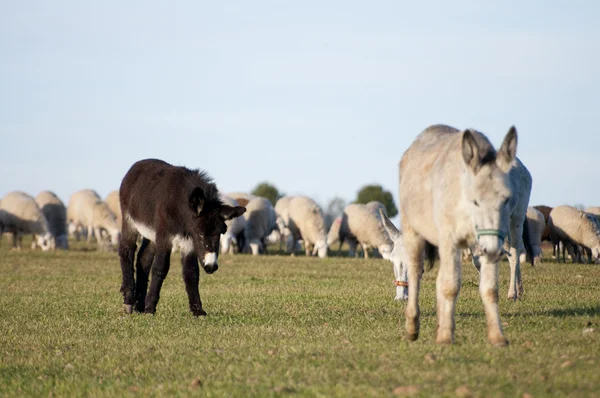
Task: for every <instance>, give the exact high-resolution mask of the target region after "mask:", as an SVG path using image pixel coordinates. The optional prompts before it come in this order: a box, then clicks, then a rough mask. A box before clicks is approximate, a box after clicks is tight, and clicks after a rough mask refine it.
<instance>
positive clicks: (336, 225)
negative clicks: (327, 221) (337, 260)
mask: <svg viewBox="0 0 600 398" xmlns="http://www.w3.org/2000/svg"><path fill="white" fill-rule="evenodd" d="M341 226H342V217H337V218H336V219H335V220H333V222H332V223H331V227H329V232H328V233H327V247H331V245H333V244H334V243H335V242H337V241H340V247H339V248H338V252H339V251H340V250H341V249H342V244H343V240H342V239H341V238H340V227H341Z"/></svg>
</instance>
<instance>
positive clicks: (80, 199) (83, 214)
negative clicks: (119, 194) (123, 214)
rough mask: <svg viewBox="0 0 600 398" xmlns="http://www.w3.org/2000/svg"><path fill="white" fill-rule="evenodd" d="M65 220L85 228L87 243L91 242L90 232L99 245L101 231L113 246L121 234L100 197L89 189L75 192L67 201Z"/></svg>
mask: <svg viewBox="0 0 600 398" xmlns="http://www.w3.org/2000/svg"><path fill="white" fill-rule="evenodd" d="M67 219H68V220H69V222H72V223H74V224H75V225H76V226H77V227H87V229H88V236H87V241H88V243H89V242H91V238H92V231H93V232H94V234H95V236H96V239H97V240H98V242H99V243H101V242H102V230H105V231H106V232H107V233H108V234H109V235H110V241H111V243H112V244H113V245H116V244H117V243H118V242H119V239H120V236H121V232H120V229H119V226H118V225H117V219H116V217H115V215H114V214H113V212H112V211H110V209H109V208H108V206H107V205H106V203H104V202H103V201H102V199H100V196H99V195H98V194H97V193H96V192H95V191H93V190H91V189H84V190H81V191H78V192H75V193H74V194H73V195H71V198H70V199H69V205H68V207H67Z"/></svg>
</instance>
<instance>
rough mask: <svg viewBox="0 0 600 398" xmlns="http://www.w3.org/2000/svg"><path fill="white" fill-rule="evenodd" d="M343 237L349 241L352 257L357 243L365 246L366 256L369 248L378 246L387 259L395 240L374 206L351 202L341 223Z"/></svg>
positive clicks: (341, 235)
mask: <svg viewBox="0 0 600 398" xmlns="http://www.w3.org/2000/svg"><path fill="white" fill-rule="evenodd" d="M341 238H344V239H345V240H347V241H348V245H349V246H350V250H349V251H348V254H349V256H350V257H353V256H354V255H355V253H356V245H357V243H360V244H361V246H362V247H363V250H364V256H365V258H368V253H367V250H368V249H369V248H376V249H378V250H379V253H380V254H381V256H382V257H383V258H384V259H386V260H387V259H388V258H389V255H390V252H391V251H392V247H393V246H392V244H393V242H392V241H391V240H390V237H389V235H388V234H387V232H386V231H385V228H384V226H383V221H382V219H381V216H380V215H379V214H376V213H375V212H374V211H373V209H372V208H369V207H367V206H366V205H363V204H358V203H352V204H349V205H348V206H346V208H345V209H344V214H343V215H342V223H341V225H340V239H341Z"/></svg>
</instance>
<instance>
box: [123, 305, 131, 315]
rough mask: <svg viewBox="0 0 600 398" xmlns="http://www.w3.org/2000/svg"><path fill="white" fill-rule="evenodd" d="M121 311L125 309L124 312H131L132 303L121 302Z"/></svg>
mask: <svg viewBox="0 0 600 398" xmlns="http://www.w3.org/2000/svg"><path fill="white" fill-rule="evenodd" d="M123 311H125V313H126V314H131V313H132V312H133V305H131V304H123Z"/></svg>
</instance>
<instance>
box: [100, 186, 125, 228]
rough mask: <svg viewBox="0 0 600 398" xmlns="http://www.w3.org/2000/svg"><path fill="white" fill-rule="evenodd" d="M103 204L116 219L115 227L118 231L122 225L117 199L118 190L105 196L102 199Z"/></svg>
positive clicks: (119, 201) (119, 203) (119, 205)
mask: <svg viewBox="0 0 600 398" xmlns="http://www.w3.org/2000/svg"><path fill="white" fill-rule="evenodd" d="M104 203H106V205H107V206H108V208H109V209H110V211H112V213H113V214H114V215H115V218H116V219H117V225H118V226H119V229H121V225H122V224H123V215H122V214H121V200H120V198H119V190H118V189H117V190H115V191H112V192H111V193H109V194H108V195H107V196H106V199H104Z"/></svg>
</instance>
